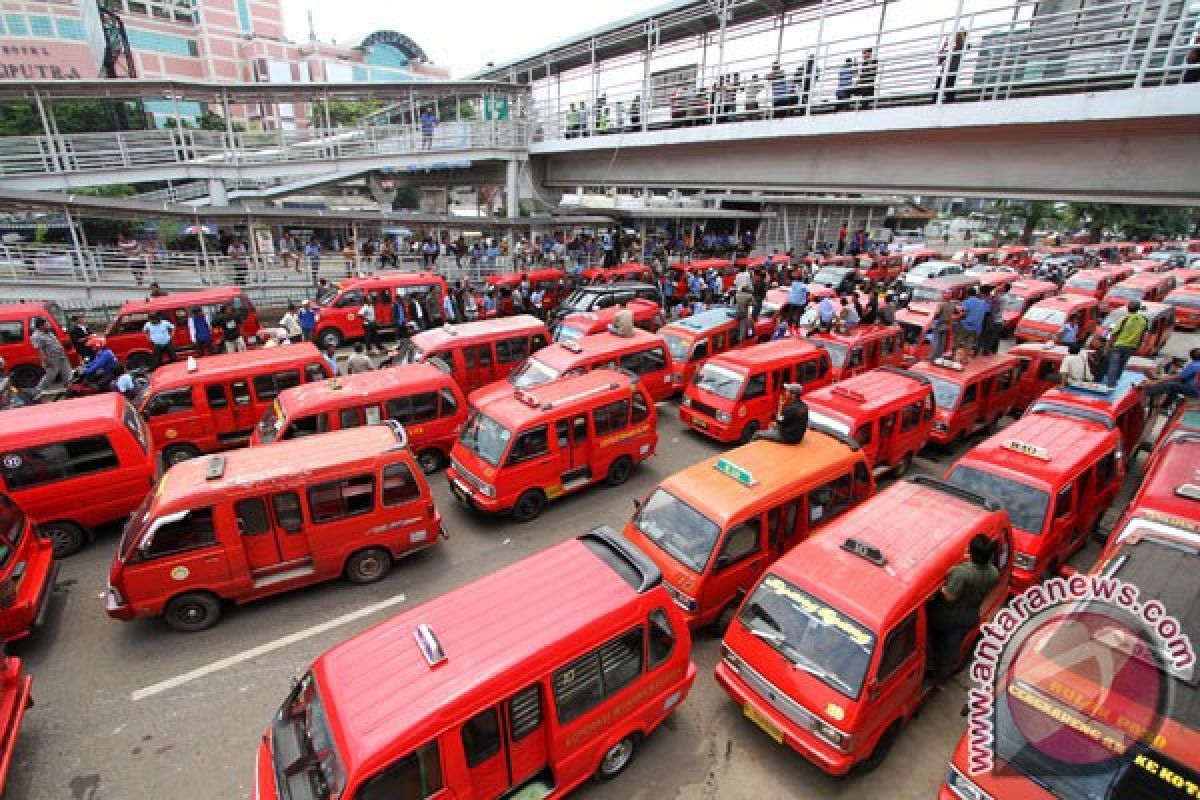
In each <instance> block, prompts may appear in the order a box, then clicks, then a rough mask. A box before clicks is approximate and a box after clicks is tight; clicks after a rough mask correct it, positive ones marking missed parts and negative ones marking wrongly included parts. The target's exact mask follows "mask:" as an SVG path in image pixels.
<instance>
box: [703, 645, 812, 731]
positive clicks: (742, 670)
mask: <svg viewBox="0 0 1200 800" xmlns="http://www.w3.org/2000/svg"><path fill="white" fill-rule="evenodd" d="M725 665H726V666H727V667H729V668H730V669H732V670H733V671H734V673H735V674H737V675H738V676H739V677H740V678H741V679H742V680H743V681H744V682H745V684H746V685H747V686H749V687H750V689H751V690H753V691H754V693H755V694H757V695H758V696H759V697H761V698H762V699H763V700H765V701H767V702H768V703H769V704H770V705H771V707H772V708H774V709H775V710H777V711H779V712H781V713H782V714H784V715H785V716H786V717H787V718H788V719H790V720H791V721H792V722H794V723H796V724H797V725H798V726H800V727H801V728H804V729H805V730H811V729H812V727H813V725H814V724H815V722H816V717H815V716H814V715H813V713H812V712H811V711H809V710H808V709H807V708H805V707H804V706H802V705H800V704H799V703H797V702H796V701H795V700H793V699H792V698H790V697H788V696H787V694H785V693H784V692H781V691H780V690H779V689H777V688H776V687H775V685H774V684H773V683H771V682H770V681H768V680H767V679H766V678H764V677H763V676H762V675H759V674H758V673H757V672H755V671H754V670H753V669H752V668H751V667H750V665H749V664H747V663H746V662H745V661H744V660H742V659H740V658H739V659H737V662H736V663H734V662H733V661H731V660H730V658H729V656H726V657H725Z"/></svg>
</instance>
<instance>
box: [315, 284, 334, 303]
mask: <svg viewBox="0 0 1200 800" xmlns="http://www.w3.org/2000/svg"><path fill="white" fill-rule="evenodd" d="M337 293H338V289H337V287H336V286H326V287H325V288H324V289H322V290H321V291H320V292H319V293H318V294H317V305H319V306H322V307H324V306H328V305H329V304H330V303H332V302H333V298H335V297H337Z"/></svg>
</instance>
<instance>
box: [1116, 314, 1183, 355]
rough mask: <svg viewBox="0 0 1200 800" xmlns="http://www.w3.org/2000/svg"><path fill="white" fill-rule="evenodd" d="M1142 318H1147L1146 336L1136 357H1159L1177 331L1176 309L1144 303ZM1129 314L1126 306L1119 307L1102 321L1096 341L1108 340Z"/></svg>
mask: <svg viewBox="0 0 1200 800" xmlns="http://www.w3.org/2000/svg"><path fill="white" fill-rule="evenodd" d="M1140 310H1141V312H1142V316H1144V317H1145V318H1146V323H1147V325H1146V334H1145V335H1144V336H1143V337H1142V343H1141V344H1140V345H1138V349H1137V353H1136V355H1139V356H1153V355H1157V354H1158V351H1159V350H1161V349H1163V347H1165V346H1166V344H1167V341H1168V340H1170V338H1171V334H1172V333H1174V331H1175V309H1174V307H1172V306H1169V305H1167V304H1166V303H1151V302H1145V303H1142V307H1141V309H1140ZM1128 313H1129V309H1128V308H1127V307H1125V306H1118V307H1116V308H1114V309H1113V310H1112V311H1109V312H1108V315H1107V316H1106V317H1105V318H1104V319H1103V320H1101V321H1100V324H1099V325H1097V326H1096V339H1098V340H1101V341H1104V340H1107V339H1108V336H1109V334H1110V333H1111V332H1112V331H1113V329H1114V328H1116V327H1117V325H1120V324H1121V320H1122V319H1124V318H1125V315H1126V314H1128Z"/></svg>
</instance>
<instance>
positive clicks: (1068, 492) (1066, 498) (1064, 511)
mask: <svg viewBox="0 0 1200 800" xmlns="http://www.w3.org/2000/svg"><path fill="white" fill-rule="evenodd" d="M1074 506H1075V484H1073V483H1072V484H1071V485H1069V486H1064V487H1063V488H1062V491H1060V492H1059V493H1058V498H1057V499H1056V500H1055V501H1054V518H1055V519H1062V518H1063V517H1065V516H1067V515H1069V514H1070V513H1071V509H1072V508H1073V507H1074Z"/></svg>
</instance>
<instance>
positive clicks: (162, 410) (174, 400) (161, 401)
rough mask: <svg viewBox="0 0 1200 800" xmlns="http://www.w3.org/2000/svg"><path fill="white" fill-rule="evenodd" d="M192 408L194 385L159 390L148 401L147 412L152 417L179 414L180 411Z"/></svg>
mask: <svg viewBox="0 0 1200 800" xmlns="http://www.w3.org/2000/svg"><path fill="white" fill-rule="evenodd" d="M191 410H192V387H191V386H184V387H182V388H180V389H170V390H168V391H165V392H159V393H158V394H156V395H154V396H153V397H151V398H150V402H148V403H146V414H147V415H148V416H151V417H161V416H165V415H167V414H177V413H179V412H180V411H191Z"/></svg>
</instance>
